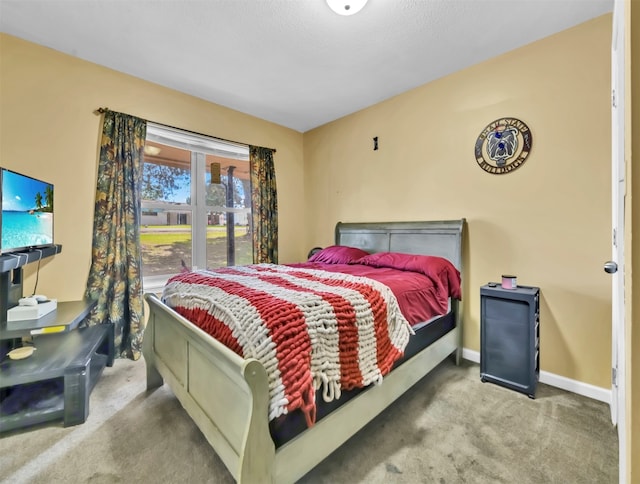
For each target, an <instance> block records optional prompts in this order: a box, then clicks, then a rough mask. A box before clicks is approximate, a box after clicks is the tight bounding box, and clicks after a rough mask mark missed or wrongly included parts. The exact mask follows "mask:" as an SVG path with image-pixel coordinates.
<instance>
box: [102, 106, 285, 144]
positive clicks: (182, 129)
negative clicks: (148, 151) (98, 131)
mask: <svg viewBox="0 0 640 484" xmlns="http://www.w3.org/2000/svg"><path fill="white" fill-rule="evenodd" d="M108 111H111V109H109V108H98V109H96V110H95V111H94V113H95V114H96V115H98V114H104V113H106V112H108ZM145 121H147V122H148V123H153V124H157V125H159V126H163V127H165V128H171V129H176V130H178V131H184V132H185V133H190V134H197V135H198V136H206V137H207V138H215V139H219V140H220V141H226V142H227V143H235V144H239V145H247V146H253V145H250V144H248V143H242V142H240V141H233V140H230V139H225V138H220V137H219V136H211V135H210V134H204V133H198V132H197V131H191V130H189V129H184V128H177V127H175V126H171V125H170V124H165V123H158V122H156V121H151V120H150V119H145ZM267 149H269V150H272V151H273V152H274V153H276V152H277V150H276V149H275V148H267Z"/></svg>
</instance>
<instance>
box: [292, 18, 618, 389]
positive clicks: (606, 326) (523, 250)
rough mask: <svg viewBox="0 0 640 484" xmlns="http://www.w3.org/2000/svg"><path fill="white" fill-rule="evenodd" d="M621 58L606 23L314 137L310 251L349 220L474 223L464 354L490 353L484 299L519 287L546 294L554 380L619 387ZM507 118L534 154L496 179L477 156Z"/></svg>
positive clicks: (308, 189) (546, 351)
mask: <svg viewBox="0 0 640 484" xmlns="http://www.w3.org/2000/svg"><path fill="white" fill-rule="evenodd" d="M610 45H611V15H605V16H602V17H599V18H597V19H594V20H592V21H590V22H587V23H585V24H582V25H580V26H577V27H575V28H572V29H570V30H567V31H564V32H561V33H559V34H557V35H554V36H552V37H548V38H546V39H543V40H541V41H538V42H535V43H533V44H530V45H528V46H525V47H523V48H520V49H517V50H515V51H512V52H510V53H507V54H505V55H502V56H500V57H497V58H494V59H492V60H489V61H487V62H484V63H481V64H479V65H476V66H473V67H471V68H468V69H465V70H463V71H460V72H457V73H455V74H453V75H450V76H447V77H445V78H443V79H440V80H438V81H435V82H432V83H429V84H427V85H424V86H421V87H419V88H416V89H414V90H411V91H409V92H406V93H404V94H402V95H399V96H397V97H395V98H392V99H390V100H387V101H385V102H382V103H380V104H377V105H375V106H371V107H369V108H367V109H365V110H363V111H360V112H358V113H355V114H353V115H350V116H347V117H345V118H342V119H339V120H337V121H334V122H332V123H329V124H327V125H325V126H322V127H319V128H317V129H315V130H313V131H310V132H307V133H305V136H304V160H305V196H306V204H307V216H308V224H309V225H308V231H307V239H306V243H307V247H313V246H316V245H328V244H330V243H331V242H332V239H331V236H332V234H333V226H334V225H335V223H336V222H338V221H345V222H354V221H387V220H429V219H436V220H437V219H449V218H460V217H465V218H466V219H467V221H468V233H467V235H468V240H467V244H466V247H465V254H464V257H465V273H464V301H463V308H464V328H463V330H464V345H465V347H467V348H470V349H473V350H478V351H479V332H480V328H479V307H480V299H479V287H480V286H481V285H482V284H485V283H486V282H488V281H492V280H497V279H499V277H500V275H501V274H515V275H516V276H517V278H518V283H519V284H524V285H535V286H540V287H541V294H542V301H541V367H542V370H544V371H548V372H551V373H554V374H557V375H561V376H565V377H568V378H571V379H575V380H578V381H581V382H586V383H589V384H593V385H596V386H598V387H603V388H608V387H609V386H610V371H611V370H610V362H611V348H610V346H611V280H610V277H609V276H608V275H607V274H605V273H604V271H603V270H602V264H603V262H604V261H605V260H607V259H608V257H609V256H610V253H611V248H610V241H609V233H610V227H611V215H610V212H611V198H610V197H611V189H610V181H609V180H610V170H611V168H610V162H609V160H610V159H611V154H610V149H611V148H610V147H611V136H610V132H611V124H610V123H611V114H610V108H609V89H610V62H611V60H610V59H611V55H610ZM398 75H402V74H401V73H398ZM507 116H512V117H517V118H520V119H521V120H522V121H524V122H525V123H527V124H528V126H529V127H530V128H531V130H532V134H533V149H532V152H531V155H530V157H529V158H528V160H527V161H526V163H525V164H524V165H523V166H522V167H520V168H519V169H518V170H516V171H515V172H512V173H510V174H505V175H490V174H488V173H486V172H484V171H483V170H481V169H480V168H479V167H478V165H477V163H476V161H475V158H474V144H475V141H476V138H477V136H478V135H479V134H480V132H481V131H482V129H483V128H484V127H485V126H486V125H487V124H489V123H490V122H491V121H493V120H495V119H498V118H501V117H507ZM374 136H377V137H378V138H379V146H380V148H379V150H378V151H373V141H372V138H373V137H374Z"/></svg>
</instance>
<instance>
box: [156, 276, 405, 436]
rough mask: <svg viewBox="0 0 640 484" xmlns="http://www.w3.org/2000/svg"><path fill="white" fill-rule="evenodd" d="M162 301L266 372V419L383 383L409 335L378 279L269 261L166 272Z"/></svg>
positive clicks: (309, 412)
mask: <svg viewBox="0 0 640 484" xmlns="http://www.w3.org/2000/svg"><path fill="white" fill-rule="evenodd" d="M163 300H164V302H165V303H166V304H167V305H168V306H170V307H172V308H174V309H175V310H176V311H177V312H178V313H180V314H182V315H183V316H184V317H186V318H187V319H188V320H190V321H191V322H193V323H194V324H195V325H197V326H198V327H200V328H202V329H203V330H204V331H206V332H207V333H209V334H210V335H212V336H213V337H214V338H216V339H218V340H219V341H221V342H222V343H224V344H225V345H226V346H228V347H229V348H231V349H232V350H233V351H235V352H236V353H237V354H239V355H240V356H242V357H244V358H255V359H257V360H259V361H260V362H261V363H262V364H263V365H264V367H265V369H266V371H267V374H268V376H269V394H270V408H269V419H270V420H271V419H274V418H276V417H278V416H280V415H282V414H285V413H288V412H291V411H293V410H296V409H301V410H302V411H303V412H304V414H305V417H306V419H307V424H308V425H309V426H311V425H313V423H314V422H315V392H316V390H321V392H322V396H323V398H324V400H326V401H331V400H333V399H336V398H339V397H340V394H341V390H342V389H345V390H347V389H352V388H361V387H365V386H367V385H369V384H371V383H380V382H381V381H382V378H383V376H384V375H386V374H387V373H388V372H389V371H390V370H391V368H392V366H393V364H394V362H395V361H396V360H398V359H399V358H400V357H401V356H402V354H403V351H404V348H405V346H406V344H407V342H408V340H409V336H410V334H412V333H413V330H412V329H411V327H410V325H409V323H408V322H407V320H406V319H405V318H404V316H403V315H402V314H401V312H400V309H399V307H398V303H397V301H396V298H395V296H394V295H393V293H392V292H391V290H390V289H389V288H388V287H387V286H386V285H384V284H381V283H379V282H377V281H374V280H371V279H368V278H364V277H357V276H352V275H348V274H341V273H334V272H327V271H322V270H315V269H302V268H295V267H289V266H283V265H274V264H255V265H248V266H236V267H228V268H222V269H218V270H215V271H204V270H202V271H193V272H185V273H181V274H178V275H176V276H174V277H172V278H171V279H170V280H169V282H168V283H167V285H166V286H165V288H164V292H163Z"/></svg>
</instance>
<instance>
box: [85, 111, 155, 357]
mask: <svg viewBox="0 0 640 484" xmlns="http://www.w3.org/2000/svg"><path fill="white" fill-rule="evenodd" d="M146 132H147V123H146V121H145V120H143V119H139V118H136V117H133V116H129V115H127V114H122V113H116V112H113V111H106V112H105V113H104V118H103V127H102V140H101V143H100V159H99V162H98V179H97V184H96V202H95V210H94V221H93V247H92V254H91V258H92V260H91V268H90V270H89V278H88V281H87V296H88V297H89V298H91V299H92V300H95V301H97V305H96V308H95V309H94V310H93V311H92V313H91V315H90V317H89V324H90V325H93V324H101V323H113V324H114V328H115V352H116V356H118V357H121V358H129V359H132V360H137V359H139V358H140V355H141V350H142V336H143V332H144V319H143V299H142V279H141V260H142V259H141V249H140V229H139V227H140V225H139V222H140V213H141V209H140V193H141V190H140V187H141V178H142V163H143V149H144V144H145V137H146Z"/></svg>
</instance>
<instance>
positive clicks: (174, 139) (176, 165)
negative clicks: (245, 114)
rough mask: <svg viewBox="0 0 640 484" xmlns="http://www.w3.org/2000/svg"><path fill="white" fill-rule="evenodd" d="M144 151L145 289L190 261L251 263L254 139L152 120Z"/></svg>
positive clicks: (192, 263)
mask: <svg viewBox="0 0 640 484" xmlns="http://www.w3.org/2000/svg"><path fill="white" fill-rule="evenodd" d="M144 153H145V155H144V164H143V172H142V187H141V190H142V218H141V227H140V242H141V245H142V275H143V280H144V286H145V290H153V289H154V288H158V287H160V286H162V285H163V284H164V283H165V282H166V280H167V279H168V278H169V277H170V276H171V275H173V274H176V273H178V272H180V271H181V270H182V269H184V268H186V269H191V268H194V269H202V268H216V267H221V266H227V265H240V264H250V263H252V262H253V245H252V241H251V185H250V178H249V147H248V146H246V145H241V144H236V143H230V142H227V141H222V140H218V139H215V138H209V137H206V136H203V135H198V134H194V133H190V132H185V131H180V130H177V129H174V128H168V127H165V126H160V125H156V124H153V123H148V125H147V139H146V144H145V150H144Z"/></svg>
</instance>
